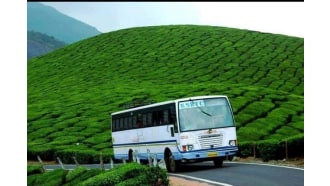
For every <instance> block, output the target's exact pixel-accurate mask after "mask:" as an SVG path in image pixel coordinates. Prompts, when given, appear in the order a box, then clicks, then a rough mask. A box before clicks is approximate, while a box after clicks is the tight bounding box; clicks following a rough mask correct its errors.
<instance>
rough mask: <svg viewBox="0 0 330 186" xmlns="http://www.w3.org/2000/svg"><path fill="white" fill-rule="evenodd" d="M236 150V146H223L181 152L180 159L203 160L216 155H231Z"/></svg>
mask: <svg viewBox="0 0 330 186" xmlns="http://www.w3.org/2000/svg"><path fill="white" fill-rule="evenodd" d="M237 152H238V147H225V148H223V147H222V148H217V149H207V150H205V149H204V150H195V151H187V152H181V160H205V159H214V158H217V157H227V156H233V155H235V154H236V153H237Z"/></svg>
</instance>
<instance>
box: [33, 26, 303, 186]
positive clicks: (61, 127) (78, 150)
mask: <svg viewBox="0 0 330 186" xmlns="http://www.w3.org/2000/svg"><path fill="white" fill-rule="evenodd" d="M27 74H28V78H27V79H28V81H27V84H28V95H27V96H28V103H27V114H28V116H27V119H28V120H27V147H28V152H27V155H28V160H36V159H37V155H39V156H40V157H41V158H42V160H45V161H47V160H50V161H53V160H55V159H56V157H61V159H62V161H63V162H64V163H74V162H73V159H72V156H73V155H75V156H76V157H77V160H78V162H79V163H87V162H88V163H95V162H99V155H100V153H101V152H102V154H103V157H104V161H105V162H106V161H108V160H109V158H110V157H111V156H112V155H113V154H112V153H113V152H112V148H111V145H112V144H111V132H110V123H111V121H110V117H109V116H110V115H109V114H110V113H111V112H115V111H119V110H121V109H123V107H124V106H125V105H127V104H129V103H133V102H135V103H138V102H142V101H143V100H153V101H155V102H160V101H167V100H171V99H176V98H182V97H189V96H200V95H214V94H220V95H227V96H228V97H229V99H230V101H231V103H232V105H233V110H234V114H235V119H236V124H237V135H238V141H239V143H240V144H242V147H244V148H243V149H242V150H244V151H243V155H251V153H252V149H251V145H252V144H254V143H255V142H257V143H258V144H260V145H258V146H257V147H258V148H259V147H260V148H261V147H262V144H264V143H269V141H272V142H274V143H275V144H280V145H279V146H280V148H282V147H283V143H284V142H283V141H284V140H286V139H289V141H290V139H292V138H294V139H296V138H298V139H300V141H299V140H298V141H299V142H295V143H294V144H297V143H298V144H299V145H300V146H299V147H298V148H299V150H300V152H301V153H302V154H303V139H304V39H303V38H297V37H290V36H285V35H277V34H269V33H261V32H255V31H249V30H239V29H232V28H225V27H212V26H195V25H173V26H155V27H139V28H130V29H123V30H119V31H115V32H109V33H103V34H100V35H97V36H95V37H92V38H89V39H86V40H82V41H79V42H76V43H74V44H71V45H67V46H65V47H63V48H61V49H58V50H56V51H54V52H51V53H48V54H46V55H43V56H40V57H36V58H32V59H30V60H29V61H28V65H27ZM264 141H266V142H264ZM301 143H302V147H301ZM247 144H248V146H247ZM301 150H302V151H301ZM270 151H271V149H269V150H268V151H267V152H270ZM258 152H260V153H261V154H262V150H261V151H258ZM272 153H273V152H272ZM107 158H108V159H107ZM269 158H274V157H272V156H271V157H266V158H265V159H269ZM66 174H67V173H66V172H64V171H63V170H59V171H58V175H59V177H62V176H65V175H66ZM31 182H32V181H31Z"/></svg>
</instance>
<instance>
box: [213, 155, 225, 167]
mask: <svg viewBox="0 0 330 186" xmlns="http://www.w3.org/2000/svg"><path fill="white" fill-rule="evenodd" d="M213 164H214V166H215V167H217V168H219V167H222V164H223V158H222V157H218V158H215V159H213Z"/></svg>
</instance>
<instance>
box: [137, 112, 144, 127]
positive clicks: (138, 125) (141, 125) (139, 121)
mask: <svg viewBox="0 0 330 186" xmlns="http://www.w3.org/2000/svg"><path fill="white" fill-rule="evenodd" d="M136 126H137V128H142V127H143V123H142V114H138V115H137V121H136Z"/></svg>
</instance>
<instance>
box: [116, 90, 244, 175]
mask: <svg viewBox="0 0 330 186" xmlns="http://www.w3.org/2000/svg"><path fill="white" fill-rule="evenodd" d="M111 120H112V124H111V130H112V142H113V150H114V158H115V159H116V160H120V159H125V160H127V161H132V160H133V155H136V156H137V157H138V158H139V159H140V160H148V156H149V155H150V154H152V155H156V156H157V160H160V159H164V160H165V164H166V168H167V170H168V171H169V172H175V171H177V170H178V168H179V166H180V163H189V162H198V161H208V160H213V162H214V165H215V166H216V167H221V166H222V163H223V160H224V159H225V158H226V157H229V158H230V157H233V156H234V155H235V154H236V153H237V151H238V146H237V138H236V127H235V121H234V116H233V111H232V108H231V105H230V102H229V100H228V97H227V96H221V95H214V96H198V97H190V98H183V99H177V100H171V101H166V102H161V103H155V104H150V105H146V106H140V107H136V108H131V109H127V110H123V111H119V112H115V113H112V114H111Z"/></svg>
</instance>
